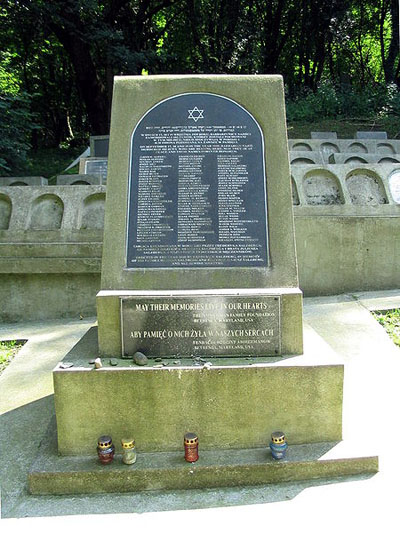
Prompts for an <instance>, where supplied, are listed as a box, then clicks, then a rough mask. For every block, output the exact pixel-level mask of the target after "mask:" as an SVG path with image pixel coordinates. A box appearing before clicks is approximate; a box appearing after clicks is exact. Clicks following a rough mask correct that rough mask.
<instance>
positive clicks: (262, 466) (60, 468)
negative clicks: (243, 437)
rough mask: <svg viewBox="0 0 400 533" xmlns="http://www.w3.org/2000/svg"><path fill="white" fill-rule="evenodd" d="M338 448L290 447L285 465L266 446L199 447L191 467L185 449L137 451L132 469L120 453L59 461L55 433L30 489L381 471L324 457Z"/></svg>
mask: <svg viewBox="0 0 400 533" xmlns="http://www.w3.org/2000/svg"><path fill="white" fill-rule="evenodd" d="M53 433H54V432H53ZM335 444H336V443H335V442H332V443H314V444H303V445H293V446H289V448H288V451H287V454H286V457H285V459H283V460H280V461H276V460H274V459H273V458H272V456H271V452H270V450H269V448H268V447H267V446H263V447H261V448H253V449H235V450H229V452H227V451H226V450H218V449H216V450H211V451H203V450H202V449H201V444H200V448H199V460H198V461H197V462H196V463H187V462H186V461H185V459H184V456H183V451H182V450H181V451H179V452H178V451H177V452H161V453H140V452H138V458H137V461H136V463H135V464H133V465H129V466H128V465H125V464H123V463H122V461H121V457H120V456H119V455H117V456H116V457H115V458H114V461H113V462H112V463H111V464H109V465H101V464H100V463H99V461H98V459H97V455H96V452H95V448H94V449H93V452H94V453H92V455H90V456H84V457H59V456H58V455H57V453H56V447H55V445H54V436H53V435H52V436H51V437H50V438H49V439H48V440H47V443H46V444H44V445H42V446H41V451H40V454H39V456H38V458H37V459H36V461H35V462H34V464H33V465H32V467H31V470H30V472H29V475H28V486H29V492H30V493H31V494H36V495H43V494H84V493H86V494H87V493H91V494H99V493H112V492H119V493H123V492H140V491H152V490H182V489H186V490H187V489H205V488H217V487H239V486H249V485H251V486H256V485H265V484H269V483H281V482H288V481H301V480H309V479H320V478H332V477H336V476H351V475H359V474H373V473H376V472H378V458H377V457H376V456H370V457H351V456H348V457H341V458H338V459H325V458H324V455H325V454H326V453H327V452H329V451H331V450H332V448H334V446H335Z"/></svg>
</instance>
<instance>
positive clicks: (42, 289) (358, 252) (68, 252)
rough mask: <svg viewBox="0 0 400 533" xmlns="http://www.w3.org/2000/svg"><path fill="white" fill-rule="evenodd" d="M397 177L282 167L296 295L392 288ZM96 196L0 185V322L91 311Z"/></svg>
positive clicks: (385, 172)
mask: <svg viewBox="0 0 400 533" xmlns="http://www.w3.org/2000/svg"><path fill="white" fill-rule="evenodd" d="M307 142H308V143H310V144H311V143H320V144H321V143H322V142H323V141H315V140H310V141H307ZM325 142H326V141H325ZM335 142H336V143H339V144H340V142H343V141H335ZM346 142H347V143H349V142H353V143H354V141H346ZM368 142H369V143H371V142H375V141H368ZM391 142H397V141H391ZM398 142H399V143H400V141H398ZM385 143H386V141H385ZM345 149H346V150H347V149H348V146H346V147H345ZM375 149H376V147H375ZM396 149H397V147H396ZM399 176H400V164H380V165H378V164H376V165H365V164H358V165H349V164H347V165H338V164H336V165H293V166H292V190H293V204H294V220H295V229H296V246H297V256H298V264H299V277H300V288H301V289H302V290H303V291H304V293H305V295H324V294H339V293H341V292H349V291H362V290H379V289H393V288H398V287H400V269H399V268H398V265H399V264H400V231H399V227H400V194H399V189H400V186H399V182H400V178H399ZM105 192H106V188H105V186H102V185H65V186H59V185H57V186H47V185H41V186H40V185H38V186H11V185H10V186H0V299H1V302H2V305H1V308H0V320H3V321H10V322H13V321H20V320H38V319H45V318H53V317H68V316H74V317H76V316H79V315H80V314H81V315H83V316H89V315H95V313H96V308H95V296H96V293H97V291H98V290H99V288H100V266H101V253H102V233H103V217H104V200H105ZM396 195H397V196H396Z"/></svg>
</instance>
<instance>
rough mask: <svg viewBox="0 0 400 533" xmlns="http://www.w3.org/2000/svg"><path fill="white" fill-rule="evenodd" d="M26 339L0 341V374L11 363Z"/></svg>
mask: <svg viewBox="0 0 400 533" xmlns="http://www.w3.org/2000/svg"><path fill="white" fill-rule="evenodd" d="M25 343H26V341H18V340H12V341H0V374H1V373H2V372H3V371H4V370H5V368H6V367H7V366H8V365H9V364H10V363H11V361H12V360H13V359H14V357H15V356H16V354H17V353H18V351H19V350H20V349H21V348H22V346H23V345H24V344H25Z"/></svg>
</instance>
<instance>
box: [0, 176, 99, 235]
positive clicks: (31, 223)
mask: <svg viewBox="0 0 400 533" xmlns="http://www.w3.org/2000/svg"><path fill="white" fill-rule="evenodd" d="M104 202H105V187H104V186H91V187H90V189H89V190H88V188H87V187H74V188H72V187H62V188H57V189H56V188H55V187H45V186H43V187H21V188H18V189H17V188H15V187H4V188H0V230H10V231H18V230H22V231H26V230H47V231H51V230H66V231H74V230H101V229H102V228H103V225H104Z"/></svg>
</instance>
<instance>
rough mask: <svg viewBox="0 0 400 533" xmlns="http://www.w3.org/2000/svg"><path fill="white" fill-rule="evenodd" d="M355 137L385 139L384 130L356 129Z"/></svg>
mask: <svg viewBox="0 0 400 533" xmlns="http://www.w3.org/2000/svg"><path fill="white" fill-rule="evenodd" d="M355 138H356V139H387V133H386V131H357V132H356V135H355Z"/></svg>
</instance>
